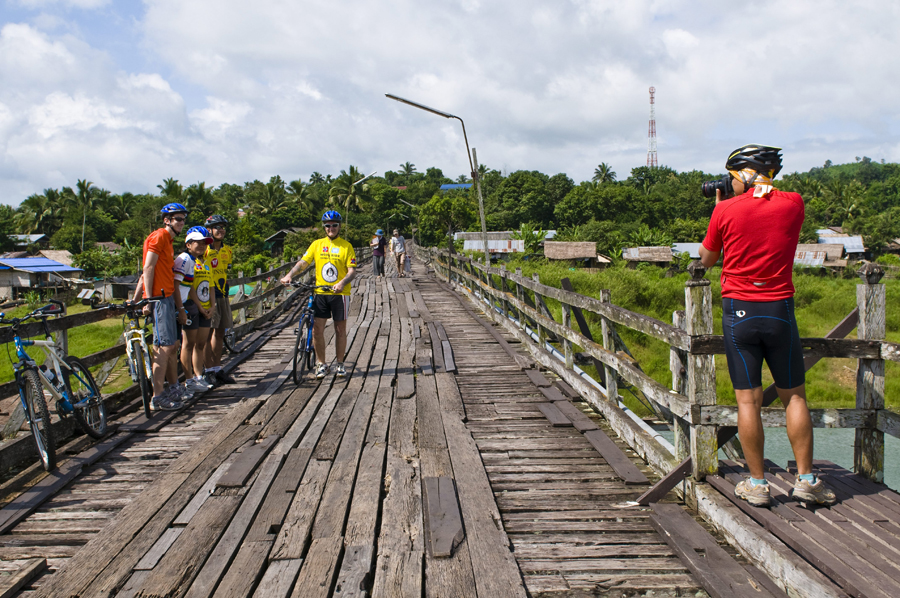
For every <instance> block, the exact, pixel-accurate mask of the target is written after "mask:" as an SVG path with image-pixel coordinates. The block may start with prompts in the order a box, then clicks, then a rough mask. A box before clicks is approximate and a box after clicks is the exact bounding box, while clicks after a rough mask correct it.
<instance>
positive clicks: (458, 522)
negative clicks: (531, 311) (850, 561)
mask: <svg viewBox="0 0 900 598" xmlns="http://www.w3.org/2000/svg"><path fill="white" fill-rule="evenodd" d="M389 267H390V266H389ZM416 267H417V268H421V267H422V266H421V265H419V264H417V265H416ZM422 274H423V273H421V272H419V273H417V277H416V278H414V279H413V278H404V279H398V278H395V277H391V278H387V279H378V280H375V279H372V278H370V277H369V276H368V273H367V272H365V273H363V275H362V277H361V278H360V279H358V281H357V282H356V283H354V298H353V302H352V307H351V318H350V320H349V321H348V332H349V334H348V356H347V359H346V365H347V370H348V373H349V375H348V376H347V377H346V378H337V377H335V376H334V375H333V374H329V375H328V376H326V377H325V378H324V379H322V380H314V379H312V378H308V379H306V380H305V381H304V382H303V384H302V385H300V386H299V387H296V386H295V385H294V384H293V382H292V381H290V380H289V373H290V366H291V363H290V351H292V349H293V330H292V329H291V328H290V327H288V328H287V329H285V330H284V331H283V332H282V333H281V334H279V335H278V336H276V337H274V338H273V339H271V340H269V341H268V342H267V343H266V344H265V345H263V346H262V347H261V348H260V351H261V353H260V357H259V358H254V359H252V360H248V361H247V362H245V364H244V365H242V369H241V370H240V371H239V373H240V374H241V375H240V376H239V379H240V380H241V381H242V382H244V384H243V388H240V386H241V385H239V388H237V389H235V390H236V392H234V393H232V394H231V395H230V396H226V395H228V388H229V387H223V388H222V389H218V390H217V391H216V392H217V393H219V394H217V395H215V396H216V397H217V398H216V400H219V401H221V404H220V405H219V406H218V407H217V406H216V405H213V404H211V405H210V406H209V408H208V410H207V409H197V410H196V413H194V414H192V415H191V416H190V417H185V419H184V421H180V420H179V421H178V422H176V423H177V425H174V424H173V426H166V427H164V428H161V429H160V430H159V431H158V432H154V433H152V434H145V435H144V436H146V437H147V439H151V438H152V439H154V442H155V443H152V444H147V445H142V444H140V443H136V444H134V445H128V444H127V443H123V445H122V446H121V447H118V448H117V449H116V451H114V453H115V455H116V459H117V460H116V461H114V462H113V463H105V462H104V461H100V462H98V464H97V465H95V466H92V468H91V469H90V472H89V475H86V476H84V477H85V479H83V480H82V478H78V479H77V480H76V481H75V482H73V484H72V485H70V486H69V487H67V488H66V490H64V491H63V492H62V493H60V494H59V495H58V497H57V498H54V499H53V500H52V501H50V503H47V505H50V504H51V503H53V506H52V507H49V506H47V505H45V506H44V507H41V508H40V509H39V510H38V511H36V512H35V513H34V514H32V515H31V516H30V517H29V518H28V519H26V520H25V521H23V522H22V523H21V524H20V525H18V526H16V527H15V528H14V529H13V533H12V534H9V535H8V536H0V542H2V541H3V539H7V538H8V539H9V543H8V544H6V545H2V546H4V547H5V548H0V550H3V549H6V548H26V547H27V548H29V549H31V548H34V547H35V546H36V545H38V544H39V542H38V541H37V540H32V541H31V542H32V543H31V545H27V544H23V545H21V546H20V545H18V544H16V543H15V542H14V541H13V540H14V539H15V538H16V537H18V538H20V539H22V538H25V537H31V538H35V537H37V536H36V535H35V529H36V528H35V527H34V526H40V525H44V526H48V527H47V528H44V529H43V531H42V532H41V537H43V538H45V539H44V540H43V544H41V546H42V548H44V549H46V552H47V553H52V554H50V556H47V557H45V558H47V559H48V564H49V565H50V566H51V569H52V571H55V572H56V573H55V574H54V575H52V576H43V577H41V578H39V579H38V580H36V581H35V582H33V585H28V586H26V588H25V589H26V593H25V594H23V595H34V596H48V597H49V596H52V597H54V598H56V597H68V596H73V597H74V596H79V597H88V596H104V597H106V596H112V595H116V596H124V597H135V596H140V597H150V596H167V597H169V596H179V597H181V596H189V597H194V598H199V597H211V596H217V597H218V596H265V597H273V598H278V597H288V596H295V597H304V598H306V597H312V596H370V595H371V596H435V597H438V596H460V597H463V596H464V597H470V596H480V597H483V598H487V597H491V598H493V597H498V596H502V597H506V596H521V597H524V596H549V595H553V596H567V595H571V596H575V595H604V594H610V595H635V594H652V595H667V596H669V595H673V596H681V595H684V596H687V595H690V596H697V595H703V590H702V587H701V582H700V580H698V578H697V577H695V576H694V575H693V574H691V572H690V571H689V569H688V567H687V566H686V565H685V564H684V563H683V562H682V561H681V560H680V559H679V557H678V556H677V553H676V551H674V550H673V549H672V548H671V547H670V546H669V545H668V544H667V543H666V541H665V540H664V539H663V537H662V536H660V535H659V533H657V531H656V530H655V529H654V528H653V526H652V525H651V521H650V516H651V514H652V513H653V511H652V510H651V509H649V508H644V507H639V506H635V505H634V504H633V503H630V502H629V501H631V500H633V499H634V498H636V496H637V495H638V494H640V492H641V491H642V489H643V488H644V487H645V486H646V479H644V480H643V481H642V480H641V479H640V477H639V476H637V475H635V472H637V473H638V474H640V476H647V477H650V478H653V477H655V476H653V475H652V472H651V471H650V470H649V469H648V468H647V467H646V465H645V464H644V463H643V462H641V461H640V459H638V458H637V456H636V455H635V454H634V453H633V452H631V451H630V450H629V449H628V448H627V447H626V446H625V445H624V444H623V443H622V442H621V441H620V440H619V439H618V438H617V437H616V436H615V434H614V433H613V432H612V431H611V430H610V428H609V427H608V426H607V425H606V424H605V423H604V421H603V420H602V419H601V418H600V417H598V416H597V415H596V414H593V413H592V412H590V410H589V409H587V408H586V406H585V404H584V403H581V402H579V401H577V399H575V398H574V397H573V394H574V393H572V391H571V389H570V388H568V387H567V386H565V385H563V386H549V385H551V384H556V383H555V382H554V381H552V380H549V379H548V378H546V377H544V376H543V375H540V374H539V372H537V371H535V370H523V367H524V368H528V366H529V365H531V364H533V361H531V360H529V359H525V358H521V356H518V358H516V357H514V356H512V355H511V352H513V351H514V349H515V345H516V343H515V342H514V341H508V340H507V339H504V338H503V336H502V335H500V334H499V333H498V332H497V331H496V330H493V329H491V327H490V325H487V326H485V324H483V323H482V322H480V321H478V320H477V319H475V318H473V317H472V315H471V314H470V312H469V311H467V309H465V308H464V307H463V305H462V304H461V303H460V301H459V300H458V299H457V296H456V295H453V294H449V293H448V292H447V291H446V290H445V289H444V288H442V287H441V286H440V285H439V284H438V283H437V281H436V280H435V279H434V278H433V277H432V276H423V275H422ZM331 350H333V349H331ZM454 369H455V370H456V373H454V372H453V370H454ZM526 372H530V374H531V375H530V376H529V373H526ZM536 374H537V375H536ZM535 383H537V384H539V385H540V386H537V385H536V384H535ZM560 389H561V390H562V392H560ZM550 390H552V392H550ZM563 393H565V394H563ZM570 399H573V400H574V402H572V401H570ZM548 406H549V407H552V408H548ZM216 409H217V410H218V413H216V414H214V413H213V411H215V410H216ZM544 412H547V413H548V414H550V416H551V417H552V419H553V421H550V420H548V419H547V417H545V413H544ZM563 420H565V421H567V422H569V423H568V425H564V424H565V422H564V421H563ZM598 432H599V433H602V434H605V435H606V436H608V442H607V441H604V442H603V443H601V444H602V448H603V451H604V454H605V455H606V456H607V458H604V456H603V455H601V454H600V453H599V452H598V451H597V449H596V448H595V445H596V444H597V442H596V441H595V442H592V441H591V438H592V436H591V434H592V433H598ZM111 454H112V453H111ZM163 456H164V457H163ZM610 460H613V461H616V467H618V468H619V473H617V469H616V468H614V467H613V466H611V464H610ZM145 461H147V462H150V463H151V464H152V466H153V470H152V472H148V471H145V470H143V469H141V468H140V467H138V465H143V463H144V462H145ZM626 464H627V466H626ZM625 470H627V473H626V474H624V476H625V477H626V478H629V480H628V481H630V482H632V483H631V484H626V480H625V479H623V477H622V476H623V474H622V471H625ZM88 486H90V489H91V490H90V491H88V490H87V489H86V488H87V487H88ZM90 492H96V493H97V494H91V493H90ZM677 508H681V507H677ZM30 526H31V527H30ZM29 534H30V535H29ZM48 534H53V535H54V536H55V537H54V539H53V541H48V540H46V538H47V537H48ZM56 540H59V541H56ZM697 541H699V540H697ZM707 542H713V543H715V540H714V539H712V537H710V539H709V540H708V541H707ZM11 554H13V553H11ZM14 554H15V556H16V557H17V558H19V559H25V558H35V557H38V556H40V555H39V554H37V551H35V550H24V551H22V550H20V552H17V553H14ZM730 554H731V556H729V557H723V556H722V555H721V554H718V556H717V558H720V559H725V558H733V551H731V553H730ZM24 562H25V561H22V560H20V561H12V560H10V561H9V563H8V565H6V566H5V570H7V571H10V572H12V571H16V570H18V569H19V568H20V566H21V565H22V564H23V563H24ZM0 569H4V567H0Z"/></svg>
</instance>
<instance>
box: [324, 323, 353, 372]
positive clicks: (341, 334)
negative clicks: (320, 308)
mask: <svg viewBox="0 0 900 598" xmlns="http://www.w3.org/2000/svg"><path fill="white" fill-rule="evenodd" d="M322 340H323V343H324V338H323V339H322ZM334 349H335V351H334V352H335V356H336V357H337V362H338V363H344V353H346V352H347V320H341V321H340V322H335V323H334Z"/></svg>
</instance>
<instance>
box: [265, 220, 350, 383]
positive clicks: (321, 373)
mask: <svg viewBox="0 0 900 598" xmlns="http://www.w3.org/2000/svg"><path fill="white" fill-rule="evenodd" d="M342 220H343V218H341V215H340V214H339V213H338V212H336V211H334V210H329V211H327V212H325V214H323V215H322V224H323V226H324V227H325V235H326V236H325V237H324V238H322V239H319V240H317V241H314V242H313V243H312V244H311V245H310V246H309V248H308V249H307V250H306V253H304V254H303V257H302V258H300V261H299V262H297V263H296V264H294V267H293V268H291V270H290V272H288V273H287V274H286V275H285V276H284V278H282V279H281V282H282V284H286V285H287V284H291V279H292V278H293V277H294V275H295V274H297V273H298V272H301V271H303V270H304V269H306V267H307V266H308V265H309V264H315V266H314V267H315V269H316V286H330V287H331V290H330V291H328V290H321V289H316V291H315V293H316V300H315V303H314V304H313V315H314V316H315V321H314V322H313V348H314V349H315V351H316V378H324V377H325V374H326V373H328V365H326V363H325V322H326V321H327V320H328V319H329V318H331V319H333V320H334V345H335V357H336V359H337V364H336V366H335V373H336V374H337V375H338V377H340V378H343V377H344V376H346V375H347V371H346V369H345V368H344V354H345V352H346V350H347V316H348V315H350V281H351V280H353V278H354V277H355V276H356V252H354V251H353V246H352V245H351V244H350V243H348V242H347V241H345V240H344V239H341V238H340V237H339V236H338V235H340V233H341V221H342Z"/></svg>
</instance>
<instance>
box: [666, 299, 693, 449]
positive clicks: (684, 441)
mask: <svg viewBox="0 0 900 598" xmlns="http://www.w3.org/2000/svg"><path fill="white" fill-rule="evenodd" d="M672 324H674V325H675V326H676V327H677V328H681V329H682V330H685V329H686V328H687V322H686V318H685V314H684V312H683V311H675V312H672ZM669 369H670V370H671V371H672V390H674V391H675V392H677V393H678V394H681V395H685V394H687V351H683V350H681V349H676V348H674V347H672V348H670V349H669ZM674 445H675V459H676V460H678V461H683V460H684V459H686V458H687V457H689V456H690V454H691V427H690V425H688V423H687V422H685V421H684V420H683V419H681V418H680V417H678V416H676V417H675V442H674Z"/></svg>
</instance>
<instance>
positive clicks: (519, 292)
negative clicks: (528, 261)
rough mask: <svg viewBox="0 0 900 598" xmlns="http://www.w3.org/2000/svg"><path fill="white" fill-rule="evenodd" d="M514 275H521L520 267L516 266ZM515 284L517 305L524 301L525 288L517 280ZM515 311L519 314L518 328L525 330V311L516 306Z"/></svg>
mask: <svg viewBox="0 0 900 598" xmlns="http://www.w3.org/2000/svg"><path fill="white" fill-rule="evenodd" d="M516 276H522V268H516ZM515 285H516V299H518V300H519V305H522V304H524V303H525V290H524V289H523V288H522V285H521V284H519V282H518V281H516V282H515ZM516 313H518V314H519V328H521V329H522V330H525V325H526V323H525V313H524V312H523V311H522V310H521V309H520V308H516Z"/></svg>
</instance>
